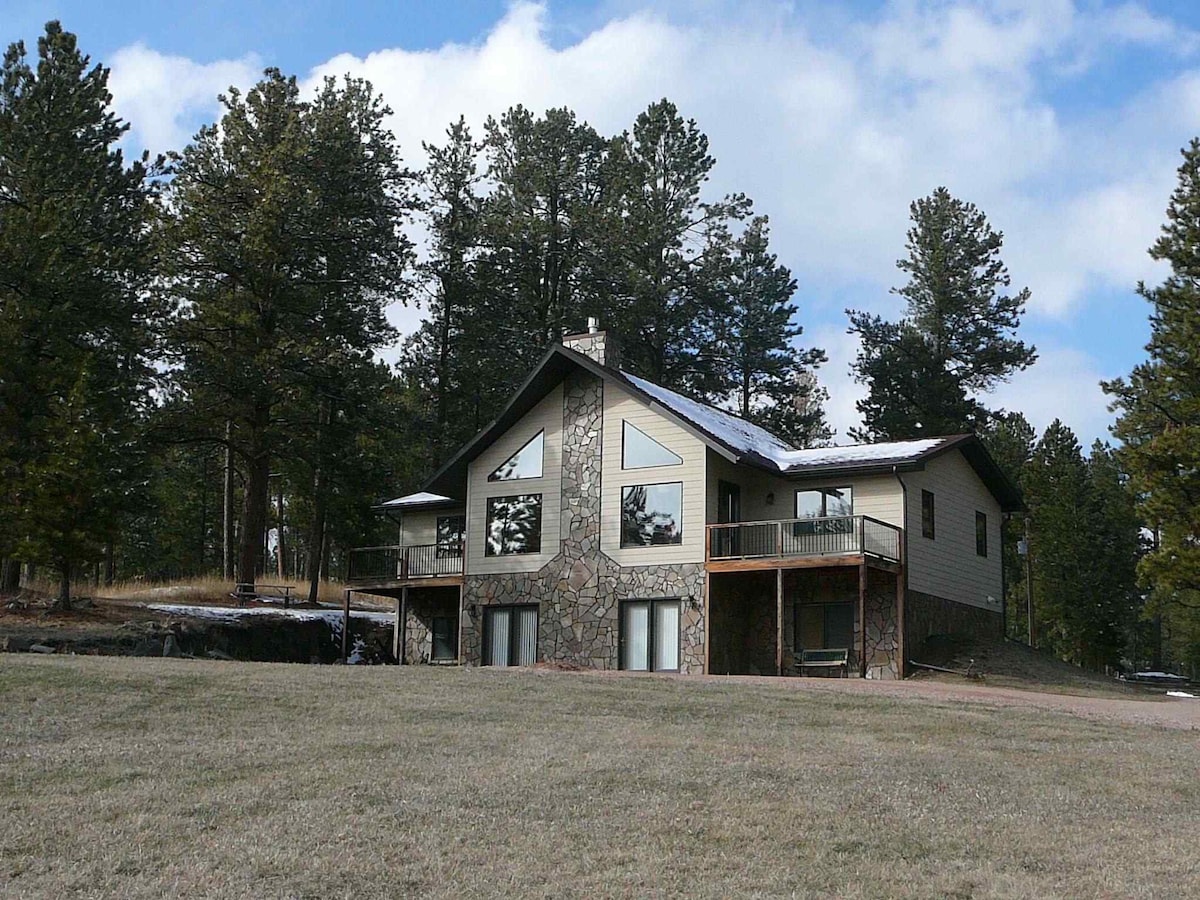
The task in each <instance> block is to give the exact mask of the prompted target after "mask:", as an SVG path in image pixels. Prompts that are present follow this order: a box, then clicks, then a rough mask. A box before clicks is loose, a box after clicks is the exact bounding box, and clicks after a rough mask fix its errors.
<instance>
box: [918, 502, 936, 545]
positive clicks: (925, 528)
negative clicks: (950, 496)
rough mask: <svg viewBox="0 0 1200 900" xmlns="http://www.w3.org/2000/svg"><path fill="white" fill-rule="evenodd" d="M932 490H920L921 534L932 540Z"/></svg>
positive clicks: (933, 530) (933, 531)
mask: <svg viewBox="0 0 1200 900" xmlns="http://www.w3.org/2000/svg"><path fill="white" fill-rule="evenodd" d="M935 532H936V530H935V528H934V521H933V491H921V536H922V537H927V538H929V539H930V540H933V536H934V534H935Z"/></svg>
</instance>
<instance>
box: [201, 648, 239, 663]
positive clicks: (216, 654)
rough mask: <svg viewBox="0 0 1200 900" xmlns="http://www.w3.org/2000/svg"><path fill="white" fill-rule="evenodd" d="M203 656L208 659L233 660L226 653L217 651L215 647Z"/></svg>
mask: <svg viewBox="0 0 1200 900" xmlns="http://www.w3.org/2000/svg"><path fill="white" fill-rule="evenodd" d="M204 655H205V656H207V657H208V658H209V659H226V660H232V659H233V657H232V656H230V655H229V654H228V653H226V652H225V651H224V650H217V649H216V648H215V647H214V648H213V649H212V650H209V651H208V652H207V653H205V654H204Z"/></svg>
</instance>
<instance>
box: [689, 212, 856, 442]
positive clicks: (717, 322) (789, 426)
mask: <svg viewBox="0 0 1200 900" xmlns="http://www.w3.org/2000/svg"><path fill="white" fill-rule="evenodd" d="M795 292H796V281H795V279H794V278H792V273H791V272H790V271H789V270H788V269H787V267H786V266H783V265H780V263H779V261H778V259H777V258H776V256H775V254H774V253H772V252H771V251H770V247H769V229H768V224H767V219H766V217H765V216H760V217H756V218H754V219H753V220H751V222H750V223H749V226H748V227H747V229H746V231H745V233H744V234H742V235H741V236H740V237H739V238H738V240H737V242H736V244H735V247H734V255H733V258H732V259H731V260H730V265H729V274H728V282H727V294H726V296H725V297H724V298H722V302H720V304H719V305H716V306H714V307H713V309H712V311H711V313H710V314H711V315H712V322H711V326H710V327H711V330H712V333H713V335H714V337H715V348H714V349H715V359H714V361H713V366H712V368H713V371H714V373H715V374H716V376H717V379H718V382H717V385H716V387H715V391H714V392H715V393H717V394H718V395H727V396H729V397H731V398H732V400H733V403H734V404H735V409H736V412H737V413H738V415H740V416H741V417H742V418H744V419H748V420H749V421H751V422H755V423H756V424H759V425H762V426H763V427H764V428H767V429H768V430H770V431H773V432H774V433H775V434H778V435H780V436H781V437H783V438H785V439H787V440H789V441H791V442H792V443H793V444H795V445H796V446H798V447H811V446H816V445H818V444H820V443H822V442H827V441H828V440H829V439H830V438H831V437H832V436H833V433H832V431H831V430H830V428H829V426H828V424H827V423H826V422H825V414H824V410H823V409H822V407H821V403H820V400H821V396H820V390H821V389H820V387H819V386H818V385H817V384H816V383H815V381H814V380H813V379H809V378H805V377H804V376H805V375H806V374H808V373H810V372H811V371H812V370H813V369H814V368H815V367H816V366H819V365H820V364H821V363H823V362H825V359H826V358H825V354H824V351H822V350H818V349H812V350H800V349H798V348H797V347H796V346H795V344H794V342H795V339H796V338H798V337H799V336H800V335H801V334H803V333H804V329H803V328H801V327H800V326H799V325H795V324H793V321H794V319H795V315H796V305H795V304H794V303H793V302H792V297H793V296H794V295H795Z"/></svg>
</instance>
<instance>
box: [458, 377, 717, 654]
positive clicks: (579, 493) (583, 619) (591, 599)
mask: <svg viewBox="0 0 1200 900" xmlns="http://www.w3.org/2000/svg"><path fill="white" fill-rule="evenodd" d="M603 421H604V382H603V381H601V380H600V379H599V378H596V377H594V376H592V375H590V374H588V373H586V372H582V371H575V372H572V373H571V374H569V375H568V376H567V377H566V379H565V380H564V382H563V451H562V452H563V465H562V517H561V520H560V532H561V533H560V534H559V535H558V538H559V540H560V543H559V553H558V555H557V556H555V557H554V559H552V560H550V562H548V563H546V564H545V565H544V566H542V568H541V569H539V570H538V571H536V572H515V573H510V574H503V575H474V576H472V575H468V576H467V577H466V578H465V579H464V580H463V602H464V605H465V606H466V608H467V609H468V614H467V615H466V616H465V617H464V619H463V623H462V638H463V661H464V662H465V663H467V664H468V665H478V664H479V663H480V662H481V661H482V655H483V647H482V645H483V617H484V612H483V610H484V607H487V606H492V605H508V604H514V603H536V604H537V605H538V659H539V660H541V661H546V662H560V663H565V664H569V665H577V666H583V667H586V668H600V669H615V668H617V667H618V665H619V662H620V661H619V657H618V651H619V645H618V642H619V636H620V606H619V604H620V602H621V601H622V600H634V599H657V598H673V597H678V598H680V599H681V600H682V601H683V602H682V603H681V604H680V605H681V609H680V644H679V667H680V671H681V672H687V673H698V672H703V671H704V614H703V602H704V565H703V563H678V564H674V565H662V566H621V565H618V564H617V563H616V562H614V561H613V560H612V559H611V558H610V557H609V556H607V555H606V554H604V553H602V552H601V550H600V474H601V438H602V436H603V435H602V429H603ZM554 539H555V536H554V535H546V534H544V535H542V540H544V541H545V540H554ZM472 606H474V607H477V609H476V611H475V615H474V616H472V615H470V612H469V610H470V609H471V607H472Z"/></svg>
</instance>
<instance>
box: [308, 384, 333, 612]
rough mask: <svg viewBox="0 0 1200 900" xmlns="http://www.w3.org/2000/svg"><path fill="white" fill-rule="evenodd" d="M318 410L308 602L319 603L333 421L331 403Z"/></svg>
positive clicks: (326, 402)
mask: <svg viewBox="0 0 1200 900" xmlns="http://www.w3.org/2000/svg"><path fill="white" fill-rule="evenodd" d="M319 402H320V404H321V405H320V408H319V409H318V410H317V464H316V471H315V472H314V473H313V519H312V532H311V533H310V535H309V539H308V602H309V603H316V602H317V593H318V590H319V588H320V584H321V569H322V563H323V561H324V559H325V540H326V538H325V517H326V498H325V429H326V427H327V425H328V423H329V421H330V419H331V416H330V409H329V401H328V400H325V399H322V400H320V401H319Z"/></svg>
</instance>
